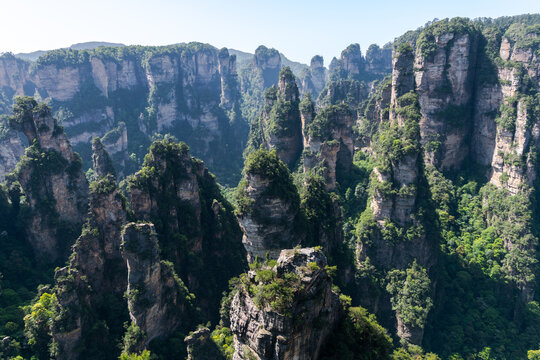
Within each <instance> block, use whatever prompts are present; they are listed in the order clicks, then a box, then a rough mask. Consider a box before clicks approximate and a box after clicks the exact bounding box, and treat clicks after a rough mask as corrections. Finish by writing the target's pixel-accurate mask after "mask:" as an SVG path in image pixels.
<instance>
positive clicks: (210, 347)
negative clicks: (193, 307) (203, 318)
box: [184, 327, 225, 360]
mask: <svg viewBox="0 0 540 360" xmlns="http://www.w3.org/2000/svg"><path fill="white" fill-rule="evenodd" d="M210 335H211V332H210V329H208V328H206V327H203V328H200V329H198V330H197V331H195V332H193V334H191V335H189V336H186V338H185V339H184V342H185V343H186V344H187V352H188V357H187V360H222V359H225V357H224V356H223V355H222V354H221V352H220V351H219V349H218V347H217V345H216V344H215V343H214V342H213V341H212V339H211V338H210Z"/></svg>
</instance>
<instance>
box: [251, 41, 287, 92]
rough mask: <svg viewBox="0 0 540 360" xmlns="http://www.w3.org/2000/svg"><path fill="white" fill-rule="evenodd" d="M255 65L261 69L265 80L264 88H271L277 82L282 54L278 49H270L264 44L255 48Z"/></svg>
mask: <svg viewBox="0 0 540 360" xmlns="http://www.w3.org/2000/svg"><path fill="white" fill-rule="evenodd" d="M253 65H254V66H255V68H256V69H258V70H260V71H261V75H262V78H263V81H264V84H263V86H264V88H265V89H266V88H269V87H270V86H272V85H276V84H277V80H278V75H279V72H280V70H281V56H280V55H279V51H277V50H276V49H269V48H267V47H266V46H264V45H261V46H259V47H258V48H257V49H256V50H255V56H254V57H253Z"/></svg>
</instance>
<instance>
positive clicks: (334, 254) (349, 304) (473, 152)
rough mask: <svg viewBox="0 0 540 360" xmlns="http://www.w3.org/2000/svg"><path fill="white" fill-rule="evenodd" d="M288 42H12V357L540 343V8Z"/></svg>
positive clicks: (526, 351)
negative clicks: (299, 54) (306, 49)
mask: <svg viewBox="0 0 540 360" xmlns="http://www.w3.org/2000/svg"><path fill="white" fill-rule="evenodd" d="M235 53H238V56H242V58H241V59H239V60H241V61H238V64H237V55H235ZM284 59H285V60H286V58H284V56H283V55H282V54H280V53H279V51H277V50H276V49H271V48H267V47H265V46H260V47H258V48H257V49H256V50H255V52H254V54H246V53H241V52H233V51H229V50H228V49H226V48H223V49H217V48H215V47H213V46H211V45H207V44H200V43H189V44H179V45H171V46H162V47H149V46H118V47H112V46H105V47H96V48H92V47H90V48H87V47H82V48H81V49H76V48H66V49H59V50H53V51H49V52H45V53H44V54H42V55H41V56H40V57H38V58H37V59H36V60H34V61H29V60H24V59H21V58H18V57H16V56H14V55H13V54H10V53H7V54H3V55H1V56H0V112H1V113H2V114H3V115H2V117H1V118H0V162H1V163H0V180H1V181H2V182H1V184H0V248H1V249H2V250H1V251H0V339H1V342H0V358H1V359H35V360H38V359H39V360H42V359H59V360H61V359H66V360H71V359H123V360H128V359H133V360H135V359H138V360H149V359H154V360H156V359H191V360H204V359H231V360H232V359H234V360H241V359H246V360H247V359H249V360H252V359H255V360H263V359H284V360H287V359H306V360H307V359H371V360H373V359H394V360H406V359H416V360H418V359H452V360H459V359H467V360H468V359H483V360H488V359H525V358H528V359H540V295H539V294H538V291H536V289H537V286H538V276H539V275H540V273H539V270H540V269H539V266H538V261H539V258H540V252H539V248H538V246H539V244H538V237H539V236H540V233H539V231H540V215H539V213H538V211H539V207H538V206H539V205H538V204H539V202H540V194H539V191H540V189H539V186H540V183H539V181H540V180H539V179H538V169H539V165H540V158H539V149H540V92H539V90H540V15H538V14H533V15H520V16H513V17H502V18H497V19H490V18H480V19H475V20H470V19H466V18H453V19H444V20H437V21H433V22H429V23H427V24H425V25H424V26H422V27H420V28H418V29H417V30H413V31H409V32H407V33H405V34H403V35H402V36H400V37H398V38H396V39H394V41H393V42H391V43H388V44H386V45H384V46H383V47H379V46H378V45H371V46H370V47H369V48H368V49H367V51H366V52H365V54H364V53H363V52H362V50H361V48H360V46H359V45H358V44H351V45H350V46H348V47H347V48H346V49H345V50H343V52H342V53H341V55H340V57H339V58H333V59H332V61H331V62H330V65H329V67H328V68H326V67H325V66H324V59H323V58H322V57H321V56H319V55H317V56H314V57H313V59H312V61H311V64H310V65H309V66H307V65H306V66H303V65H301V64H298V63H292V62H290V61H289V60H286V61H285V60H284ZM237 65H238V69H237Z"/></svg>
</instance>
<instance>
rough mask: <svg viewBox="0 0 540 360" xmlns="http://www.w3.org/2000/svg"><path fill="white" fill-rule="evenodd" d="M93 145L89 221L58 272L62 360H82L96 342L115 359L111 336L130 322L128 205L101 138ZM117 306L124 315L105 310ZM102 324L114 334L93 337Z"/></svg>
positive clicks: (57, 332) (56, 333) (56, 330)
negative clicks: (124, 241) (124, 250)
mask: <svg viewBox="0 0 540 360" xmlns="http://www.w3.org/2000/svg"><path fill="white" fill-rule="evenodd" d="M93 147H94V150H95V151H94V154H93V160H94V171H95V172H96V174H97V176H98V179H97V180H96V181H94V182H93V183H92V184H91V186H90V189H91V192H90V211H89V217H88V221H87V222H86V224H85V226H84V229H83V233H82V235H81V236H80V237H79V238H78V239H77V241H76V242H75V245H74V246H73V249H72V255H71V257H70V262H69V265H68V266H66V267H63V268H61V269H58V270H57V271H56V273H55V282H56V284H55V285H56V286H55V293H56V296H57V299H58V313H59V314H60V316H59V317H58V318H56V319H54V321H53V325H52V329H53V339H54V341H55V343H56V344H57V346H58V350H57V352H58V353H57V358H58V359H68V360H69V359H78V358H79V357H80V356H81V354H82V353H84V351H85V349H88V348H91V347H92V341H99V342H100V343H101V345H102V346H101V350H102V352H103V355H102V357H107V358H108V357H114V353H115V352H116V351H115V350H116V349H115V348H116V344H117V343H118V342H119V341H120V339H119V338H114V335H111V333H112V334H116V335H117V336H118V334H120V333H121V332H122V330H123V328H122V325H121V323H120V322H118V321H116V319H117V318H118V317H121V318H123V319H124V320H127V307H126V306H125V304H124V299H123V297H124V292H125V289H126V287H127V267H126V264H125V261H124V260H123V259H122V254H121V252H120V241H121V236H120V235H121V231H122V227H123V226H124V224H125V223H126V222H127V210H126V203H125V199H124V198H123V197H122V196H121V195H120V193H119V191H118V188H117V185H116V179H115V177H114V175H113V174H114V169H112V168H110V167H108V166H109V165H110V159H109V157H108V154H107V152H106V151H105V150H104V149H103V146H102V145H101V142H99V139H97V140H96V141H94V142H93ZM117 304H122V305H124V306H123V307H122V308H123V309H124V310H125V313H124V314H121V313H114V314H111V313H110V312H106V311H105V312H104V311H103V310H102V309H103V308H106V307H107V306H114V305H117ZM117 311H118V309H117ZM122 315H123V316H122ZM100 322H103V323H104V324H106V327H107V329H108V331H105V332H103V333H101V334H95V333H93V329H94V328H95V326H96V324H98V323H100Z"/></svg>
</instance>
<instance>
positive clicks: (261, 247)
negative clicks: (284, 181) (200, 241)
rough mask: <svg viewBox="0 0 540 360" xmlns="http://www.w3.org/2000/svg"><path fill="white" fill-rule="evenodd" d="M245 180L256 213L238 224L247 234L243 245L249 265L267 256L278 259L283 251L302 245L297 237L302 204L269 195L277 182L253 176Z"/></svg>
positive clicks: (242, 218) (248, 175)
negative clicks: (295, 223) (300, 205)
mask: <svg viewBox="0 0 540 360" xmlns="http://www.w3.org/2000/svg"><path fill="white" fill-rule="evenodd" d="M245 179H246V181H247V186H246V190H245V191H246V195H247V197H248V198H249V199H251V201H252V202H253V205H252V208H253V209H254V210H253V212H252V213H247V214H243V215H241V216H239V218H238V221H239V223H240V227H241V228H242V231H243V232H244V236H243V238H242V243H243V244H244V247H245V249H246V251H247V255H248V261H250V262H253V261H255V259H256V258H259V259H264V258H265V257H266V254H268V256H269V257H270V258H271V259H277V257H278V256H279V254H280V252H281V249H284V248H288V247H291V246H292V245H296V244H297V243H299V242H300V241H299V240H300V239H297V238H296V236H295V234H294V222H295V220H296V217H297V215H298V204H297V203H294V201H292V199H283V198H281V196H280V194H271V195H268V194H267V193H268V190H269V188H271V187H272V182H273V181H275V179H272V178H265V177H263V176H261V175H258V174H251V173H246V175H245Z"/></svg>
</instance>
